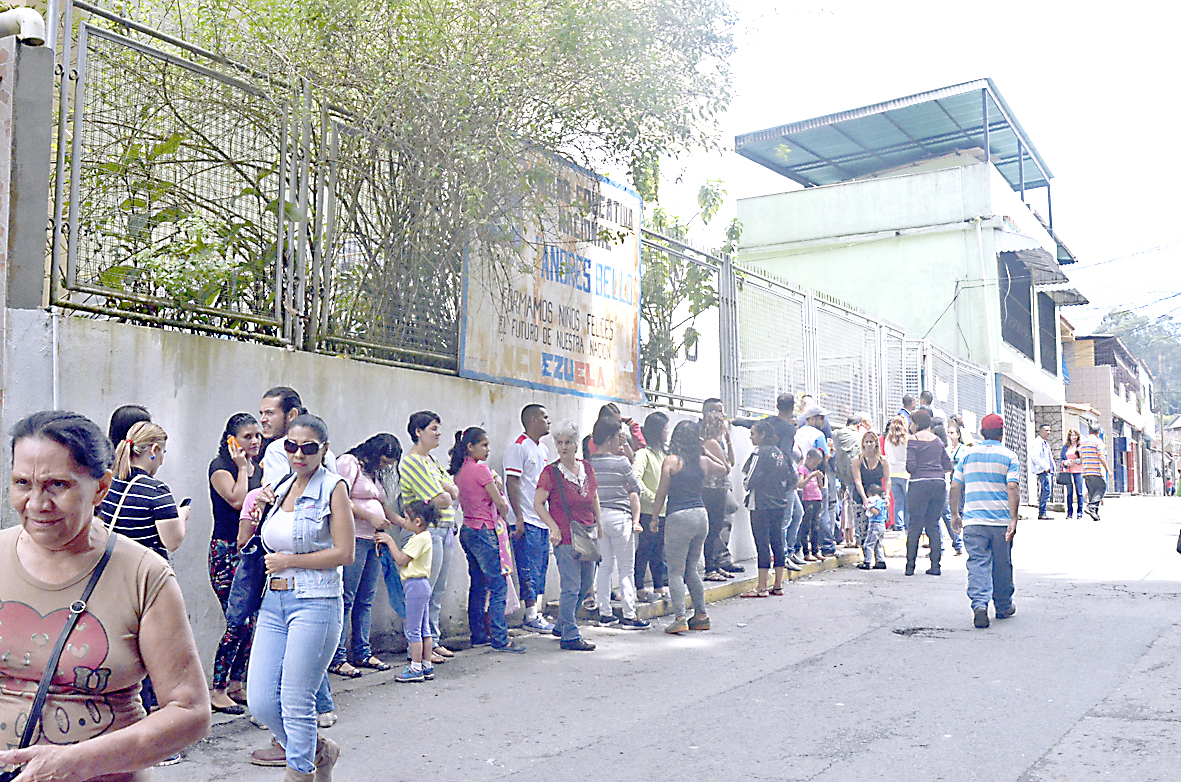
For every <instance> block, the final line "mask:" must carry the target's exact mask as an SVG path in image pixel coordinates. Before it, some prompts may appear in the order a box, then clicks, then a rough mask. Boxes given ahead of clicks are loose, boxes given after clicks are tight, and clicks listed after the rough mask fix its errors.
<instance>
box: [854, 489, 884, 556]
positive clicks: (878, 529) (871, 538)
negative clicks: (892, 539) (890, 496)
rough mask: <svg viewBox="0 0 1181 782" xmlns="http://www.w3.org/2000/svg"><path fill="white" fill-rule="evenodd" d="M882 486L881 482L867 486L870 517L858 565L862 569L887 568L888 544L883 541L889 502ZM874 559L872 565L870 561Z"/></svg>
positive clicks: (868, 514) (867, 505)
mask: <svg viewBox="0 0 1181 782" xmlns="http://www.w3.org/2000/svg"><path fill="white" fill-rule="evenodd" d="M882 491H883V489H882V486H881V484H879V483H871V484H870V485H869V486H868V487H867V488H866V492H865V493H866V497H867V499H866V502H865V509H866V510H865V512H866V515H867V516H868V517H869V518H868V521H867V524H866V530H865V538H864V541H863V542H862V544H861V551H862V557H863V558H862V562H861V564H860V565H858V566H857V567H859V568H861V569H862V570H869V569H870V568H872V569H874V570H885V569H886V546H885V544H884V543H883V542H882V541H883V540H884V539H885V537H886V511H887V503H886V500H885V498H884V497H883V496H882ZM871 560H872V561H873V564H872V565H871V564H870V562H871Z"/></svg>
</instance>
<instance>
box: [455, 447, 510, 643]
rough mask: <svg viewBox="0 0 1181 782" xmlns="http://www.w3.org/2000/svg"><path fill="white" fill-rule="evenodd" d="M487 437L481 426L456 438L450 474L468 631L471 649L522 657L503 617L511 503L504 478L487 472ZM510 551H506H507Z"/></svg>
mask: <svg viewBox="0 0 1181 782" xmlns="http://www.w3.org/2000/svg"><path fill="white" fill-rule="evenodd" d="M488 451H489V448H488V433H487V432H485V431H484V430H483V429H481V428H480V427H478V426H472V427H469V428H467V429H465V430H463V431H462V432H456V433H455V445H454V446H452V448H451V451H450V456H451V465H450V469H449V470H448V472H450V473H451V474H452V475H454V476H455V486H456V488H457V489H459V505H460V508H461V509H462V510H463V527H462V528H461V529H460V531H459V544H460V545H461V546H463V550H464V553H465V554H467V572H468V577H469V580H470V584H471V585H470V586H469V588H468V596H467V619H468V630H469V631H470V632H471V638H472V646H491V647H492V650H493V651H495V652H523V651H525V647H524V646H521V645H519V644H516V643H514V642H512V641H510V640H509V638H508V623H507V622H506V621H505V618H504V606H505V596H506V595H507V593H508V578H507V575H508V572H509V568H508V565H509V563H511V561H512V560H511V558H510V557H509V556H507V554H508V552H507V550H505V549H502V548H501V539H504V540H505V542H507V540H508V526H507V525H506V524H505V521H504V520H505V519H506V518H508V516H509V508H508V503H507V502H506V501H505V499H504V494H503V489H502V487H501V485H500V477H499V476H498V475H496V474H495V473H493V472H492V470H491V469H489V467H488ZM506 548H507V547H506Z"/></svg>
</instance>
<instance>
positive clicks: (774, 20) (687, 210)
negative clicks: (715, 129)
mask: <svg viewBox="0 0 1181 782" xmlns="http://www.w3.org/2000/svg"><path fill="white" fill-rule="evenodd" d="M732 2H733V4H734V7H735V8H736V10H737V11H738V12H739V15H740V25H739V30H738V36H737V43H738V52H737V54H736V55H735V57H734V59H733V62H732V65H733V69H734V75H735V87H736V97H735V100H734V102H733V104H732V107H731V109H730V111H729V113H728V115H727V116H726V117H725V119H724V128H725V143H726V146H727V149H732V148H733V143H734V136H735V135H736V134H739V133H746V132H750V131H754V130H761V129H763V128H768V127H772V126H775V125H781V124H785V123H789V122H795V121H798V120H803V119H809V118H811V117H816V116H820V115H822V114H829V113H833V112H837V111H844V110H846V109H852V108H857V107H860V106H864V105H867V104H871V103H878V102H881V101H885V100H890V99H892V98H898V97H902V96H905V95H910V94H913V93H916V92H923V91H926V90H932V89H936V88H939V87H944V86H948V85H951V84H957V83H960V82H965V81H970V80H972V79H978V78H983V77H991V78H992V79H993V80H994V81H995V82H996V84H997V87H998V88H999V89H1000V91H1001V94H1002V95H1004V96H1005V99H1006V101H1008V103H1009V106H1010V107H1011V108H1012V109H1013V111H1014V113H1015V114H1016V116H1017V120H1018V121H1019V122H1020V123H1021V124H1022V126H1023V127H1024V128H1025V130H1026V132H1027V133H1028V134H1029V137H1030V139H1031V141H1032V142H1033V144H1034V146H1036V147H1037V149H1038V151H1039V152H1040V153H1041V155H1042V158H1043V159H1044V160H1045V161H1046V163H1047V164H1048V165H1049V168H1050V171H1051V173H1052V174H1053V175H1054V179H1053V193H1054V228H1055V230H1056V232H1057V233H1058V235H1059V237H1060V238H1061V239H1062V241H1063V242H1065V243H1066V245H1067V246H1068V247H1070V249H1071V251H1072V252H1073V253H1074V254H1075V257H1077V258H1078V259H1079V263H1078V264H1076V265H1072V266H1067V267H1064V271H1065V272H1066V274H1067V275H1068V276H1070V277H1071V279H1072V280H1073V281H1074V282H1075V283H1076V285H1077V286H1078V288H1079V290H1081V291H1082V292H1083V294H1084V295H1086V296H1087V297H1088V298H1090V299H1091V301H1092V305H1091V306H1090V307H1068V308H1065V309H1064V310H1063V312H1064V313H1065V314H1066V317H1067V318H1068V319H1070V320H1071V321H1072V322H1073V323H1074V324H1075V325H1076V326H1077V327H1079V328H1080V330H1082V332H1083V333H1086V332H1087V331H1089V330H1090V329H1092V328H1094V326H1096V325H1097V324H1098V322H1099V320H1100V319H1101V318H1102V317H1103V314H1104V313H1106V312H1107V310H1108V309H1110V308H1111V307H1118V306H1129V305H1130V306H1143V305H1148V306H1146V307H1145V308H1144V309H1143V312H1144V313H1145V314H1150V315H1156V314H1160V313H1164V312H1169V311H1173V313H1172V314H1173V315H1174V317H1177V318H1178V319H1181V229H1179V228H1178V226H1179V224H1181V220H1179V219H1178V215H1177V210H1178V207H1179V206H1181V197H1179V196H1178V191H1177V188H1178V184H1179V183H1178V180H1179V178H1181V177H1179V175H1181V162H1179V161H1181V156H1179V155H1178V146H1179V144H1181V138H1179V135H1181V134H1179V128H1181V121H1179V120H1181V110H1179V109H1178V108H1177V100H1176V88H1175V86H1174V85H1173V82H1174V77H1175V74H1176V72H1177V67H1176V63H1177V55H1178V48H1181V42H1179V41H1178V40H1177V32H1178V29H1179V27H1178V22H1179V21H1181V12H1179V11H1178V10H1177V7H1176V5H1175V4H1172V3H1164V2H1157V3H1152V4H1143V5H1141V4H1136V3H1124V4H1118V5H1114V6H1106V7H1096V6H1089V5H1087V4H1069V3H1063V2H1036V1H1035V2H985V3H947V2H942V3H930V4H917V3H916V4H906V5H902V4H892V3H881V2H835V3H826V4H825V5H823V6H816V5H808V4H805V3H800V4H793V3H785V2H771V1H770V0H732ZM663 173H664V176H665V183H664V184H663V186H662V190H661V201H662V202H663V203H664V205H665V206H666V207H667V208H669V209H670V211H672V212H673V213H674V214H679V215H681V216H682V217H685V218H687V217H689V216H691V215H692V214H694V213H695V212H696V194H697V188H698V186H699V185H700V184H701V183H702V182H703V181H704V180H705V179H707V178H708V179H723V180H725V181H726V187H727V190H728V191H729V198H728V200H727V203H726V205H725V207H724V211H723V213H722V214H721V215H719V217H718V218H717V219H715V221H714V223H713V224H712V225H711V228H713V229H720V228H721V227H722V226H724V225H725V223H728V222H729V220H730V218H731V217H733V216H734V213H735V199H736V198H738V197H745V196H752V195H762V194H766V193H775V192H782V191H785V190H793V189H797V188H798V185H796V184H795V183H793V182H791V181H790V180H788V179H786V178H784V177H781V176H779V175H778V174H775V173H773V172H771V171H769V170H768V169H765V168H763V167H761V166H759V165H757V164H755V163H753V162H750V161H748V160H746V159H745V158H741V157H739V156H737V155H735V154H734V153H733V152H727V153H725V154H722V155H705V154H697V155H694V156H692V157H690V158H688V159H684V160H679V161H669V162H666V163H665V167H664V172H663ZM678 178H680V179H681V180H682V183H681V184H677V182H676V180H677V179H678ZM1029 198H1030V200H1031V201H1033V203H1035V204H1036V205H1038V208H1039V211H1041V212H1042V213H1043V214H1045V210H1044V198H1045V196H1044V191H1037V192H1035V193H1034V194H1032V195H1031V196H1029ZM695 225H696V226H700V222H699V221H697V222H696V223H695ZM712 234H713V232H712V231H707V232H705V233H697V234H696V238H697V239H698V240H700V241H702V242H703V243H706V244H708V245H710V246H716V245H718V244H720V243H721V242H720V239H718V238H717V237H716V236H715V235H712ZM1153 248H1162V249H1156V250H1153ZM1145 251H1150V252H1145ZM1126 256H1131V257H1126ZM1116 258H1122V260H1118V261H1116V260H1113V259H1116ZM1088 267H1089V268H1088ZM1171 294H1177V295H1174V296H1173V297H1172V298H1171V299H1164V300H1163V301H1158V300H1160V299H1162V298H1163V297H1166V296H1169V295H1171ZM1153 302H1155V303H1153Z"/></svg>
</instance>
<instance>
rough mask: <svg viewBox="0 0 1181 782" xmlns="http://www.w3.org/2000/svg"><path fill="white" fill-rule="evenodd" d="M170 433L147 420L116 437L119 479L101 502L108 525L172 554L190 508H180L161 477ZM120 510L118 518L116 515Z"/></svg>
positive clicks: (113, 482)
mask: <svg viewBox="0 0 1181 782" xmlns="http://www.w3.org/2000/svg"><path fill="white" fill-rule="evenodd" d="M167 445H168V435H167V434H165V432H164V430H163V429H161V428H160V426H159V425H157V424H153V423H150V422H147V421H141V422H139V423H137V424H136V425H134V426H132V427H131V429H130V430H128V432H127V437H125V438H123V439H122V440H120V441H119V442H118V443H115V467H114V473H115V479H114V480H113V481H112V482H111V489H110V491H108V492H107V496H106V497H105V498H103V502H102V505H101V506H100V507H99V511H98V513H99V517H100V518H101V519H102V520H103V523H105V524H106V525H107V526H108V527H111V526H112V522H113V526H114V529H115V531H116V532H118V533H119V534H121V535H124V536H126V537H129V538H131V539H132V540H134V541H135V542H137V543H141V544H143V545H144V546H147V547H148V548H150V549H152V551H155V552H156V553H157V554H159V555H160V556H162V557H164V558H165V559H168V552H170V551H176V550H177V549H178V548H180V544H181V542H182V541H183V540H184V539H185V524H186V523H187V522H188V519H189V508H188V507H187V506H186V507H183V508H178V507H177V505H176V501H175V500H174V499H173V498H172V491H171V490H170V489H169V488H168V485H167V484H166V483H164V482H163V481H161V480H159V479H158V478H156V472H157V471H158V470H159V469H160V467H161V466H163V464H164V453H165V451H166V449H167ZM116 516H117V518H116Z"/></svg>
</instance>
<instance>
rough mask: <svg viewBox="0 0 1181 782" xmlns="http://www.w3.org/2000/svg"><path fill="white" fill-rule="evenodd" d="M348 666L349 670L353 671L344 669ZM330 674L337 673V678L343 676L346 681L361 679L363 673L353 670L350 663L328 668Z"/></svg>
mask: <svg viewBox="0 0 1181 782" xmlns="http://www.w3.org/2000/svg"><path fill="white" fill-rule="evenodd" d="M346 665H348V666H349V668H351V669H352V670H348V671H346V670H345V669H344V667H345V666H346ZM328 673H335V674H336V675H337V676H343V677H344V678H346V679H359V678H361V672H360V671H358V670H357V669H356V668H353V666H352V665H351V664H350V663H340V664H339V665H330V666H328Z"/></svg>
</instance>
